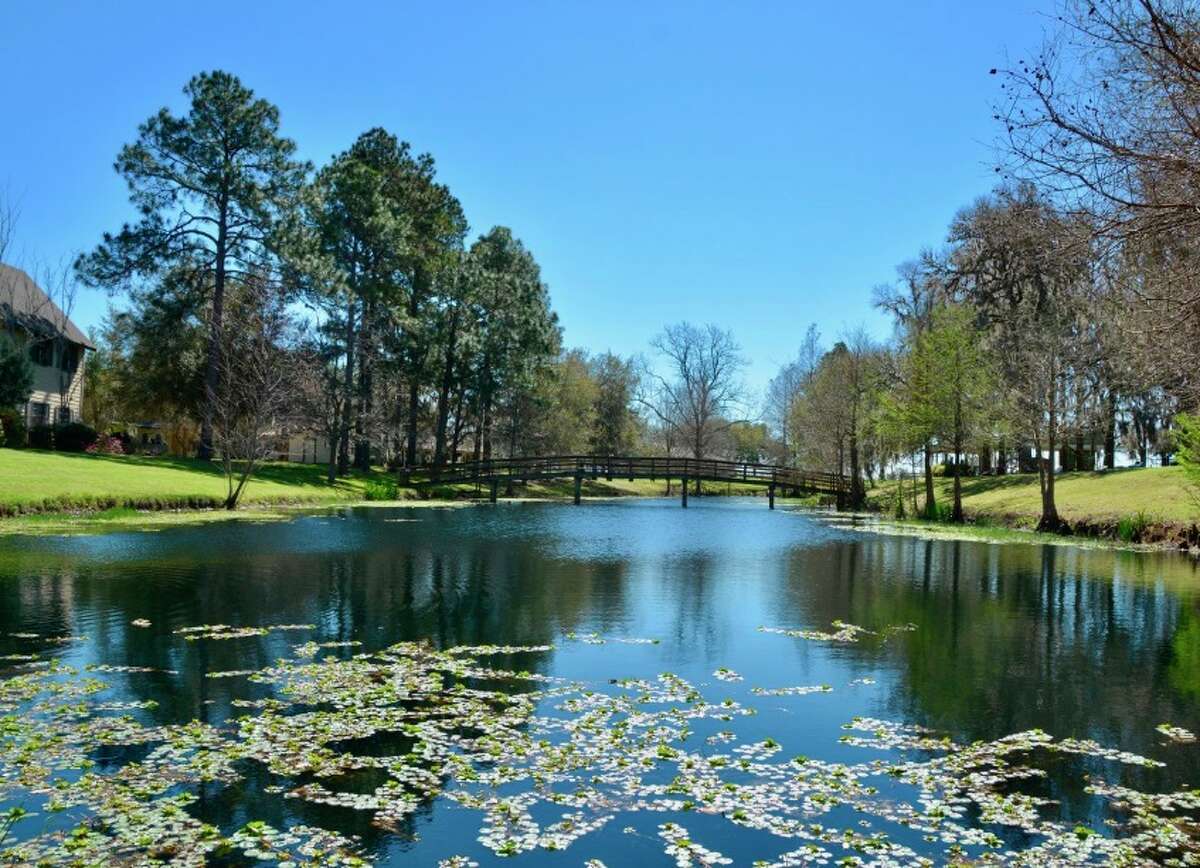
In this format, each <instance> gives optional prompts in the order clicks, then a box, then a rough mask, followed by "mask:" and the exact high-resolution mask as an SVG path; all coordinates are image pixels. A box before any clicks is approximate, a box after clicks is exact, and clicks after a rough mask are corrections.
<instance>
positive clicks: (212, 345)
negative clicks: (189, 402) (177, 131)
mask: <svg viewBox="0 0 1200 868" xmlns="http://www.w3.org/2000/svg"><path fill="white" fill-rule="evenodd" d="M217 212H218V214H217V245H216V253H215V257H214V260H213V265H214V274H213V297H212V321H211V322H210V323H209V328H208V360H207V363H206V366H205V370H204V390H205V395H204V417H203V418H202V419H201V420H200V448H199V450H198V452H197V457H199V458H200V459H201V460H202V461H209V460H211V459H212V457H213V402H214V401H215V400H216V399H217V391H218V389H219V388H220V385H221V330H222V328H223V327H224V324H225V256H226V253H227V252H228V251H227V246H228V243H229V235H228V233H229V211H228V205H227V202H226V197H225V195H224V194H222V196H221V199H220V204H219V205H218V208H217Z"/></svg>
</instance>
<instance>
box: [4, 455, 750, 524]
mask: <svg viewBox="0 0 1200 868" xmlns="http://www.w3.org/2000/svg"><path fill="white" fill-rule="evenodd" d="M391 478H392V477H389V476H388V475H387V474H385V473H384V472H383V471H381V470H380V471H373V472H371V473H369V474H356V475H354V476H351V477H350V478H348V479H339V480H337V481H336V482H334V483H332V484H330V483H329V482H327V481H326V480H325V467H323V466H317V465H313V464H289V463H285V462H280V463H269V464H265V465H263V466H262V467H261V468H260V469H259V471H258V473H257V474H256V475H255V477H254V479H253V480H251V482H250V483H249V485H248V486H247V488H246V491H245V493H244V494H243V496H242V503H244V504H246V505H256V506H263V505H276V504H327V503H337V502H348V501H361V500H364V499H366V497H367V487H368V485H369V484H370V483H372V482H376V483H380V482H383V481H385V480H388V479H391ZM704 488H705V492H706V493H708V494H714V495H716V494H762V493H763V492H764V489H762V488H761V486H743V485H737V484H734V485H728V484H724V483H720V484H718V483H707V484H705V486H704ZM500 493H501V496H503V495H504V490H503V488H502V489H501V492H500ZM514 493H515V494H516V495H517V496H518V497H525V498H529V497H534V498H537V497H547V498H564V497H571V496H572V495H573V493H574V483H573V481H572V480H570V479H561V480H559V479H554V480H542V481H535V482H531V483H529V484H528V485H522V486H518V487H517V490H516V491H515V492H514ZM678 493H679V483H678V480H675V481H674V485H673V488H672V494H673V496H676V497H677V496H678ZM665 494H666V481H665V480H657V481H655V480H649V479H638V480H627V479H612V480H606V479H596V480H585V482H584V485H583V495H584V496H585V497H623V496H631V495H633V496H643V497H647V496H650V497H653V496H662V495H665ZM476 495H479V496H483V497H487V495H488V491H487V489H486V487H479V488H477V487H476V486H474V485H469V484H462V485H453V486H443V487H440V488H436V489H433V490H432V491H430V492H428V493H425V492H419V491H415V490H413V489H409V488H399V489H397V490H396V491H395V496H396V498H397V499H398V500H414V499H418V498H425V497H437V498H443V499H464V498H471V497H474V496H476ZM224 496H225V479H224V477H223V476H222V474H221V469H220V467H219V465H217V464H215V463H212V462H203V461H197V460H195V459H190V458H166V457H160V458H148V457H144V456H132V455H130V456H112V455H82V454H71V453H63V452H45V451H41V450H36V449H0V515H4V514H10V515H11V514H15V513H51V512H67V511H88V510H90V511H96V512H99V511H103V510H113V509H116V510H120V509H142V510H161V509H187V508H210V507H215V506H219V505H220V503H221V500H222V499H223V498H224ZM126 518H127V517H126Z"/></svg>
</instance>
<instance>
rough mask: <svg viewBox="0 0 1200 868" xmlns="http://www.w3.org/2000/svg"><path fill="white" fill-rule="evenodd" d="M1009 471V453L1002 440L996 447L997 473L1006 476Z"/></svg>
mask: <svg viewBox="0 0 1200 868" xmlns="http://www.w3.org/2000/svg"><path fill="white" fill-rule="evenodd" d="M1006 473H1008V453H1007V452H1005V451H1004V441H1003V440H1001V441H1000V445H999V446H997V447H996V475H997V476H1004V475H1005V474H1006Z"/></svg>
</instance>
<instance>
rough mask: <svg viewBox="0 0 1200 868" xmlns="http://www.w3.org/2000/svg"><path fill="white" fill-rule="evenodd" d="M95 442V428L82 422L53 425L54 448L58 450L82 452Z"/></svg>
mask: <svg viewBox="0 0 1200 868" xmlns="http://www.w3.org/2000/svg"><path fill="white" fill-rule="evenodd" d="M95 442H96V429H95V428H92V427H91V426H90V425H84V424H83V423H82V422H68V423H67V424H65V425H56V426H54V448H55V449H57V450H58V451H59V452H83V451H84V450H86V449H87V448H88V447H89V446H91V445H92V444H93V443H95Z"/></svg>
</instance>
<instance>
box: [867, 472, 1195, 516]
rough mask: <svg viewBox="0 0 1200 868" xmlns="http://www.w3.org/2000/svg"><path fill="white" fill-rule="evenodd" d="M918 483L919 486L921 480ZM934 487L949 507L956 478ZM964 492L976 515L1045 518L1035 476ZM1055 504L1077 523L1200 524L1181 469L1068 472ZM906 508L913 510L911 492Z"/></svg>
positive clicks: (971, 485) (886, 494)
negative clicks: (1139, 519)
mask: <svg viewBox="0 0 1200 868" xmlns="http://www.w3.org/2000/svg"><path fill="white" fill-rule="evenodd" d="M906 484H907V483H906ZM917 484H918V488H920V480H917ZM935 486H936V495H937V498H938V500H939V501H941V502H945V503H949V502H950V499H951V497H952V496H953V495H952V486H953V480H951V479H946V478H941V477H939V478H938V479H936V480H935ZM962 489H963V508H964V509H965V510H966V511H967V513H968V514H971V515H974V516H992V517H996V518H1005V519H1009V520H1012V519H1016V520H1017V522H1018V523H1021V522H1022V521H1023V523H1029V524H1033V523H1036V522H1037V518H1038V516H1039V515H1040V514H1041V509H1042V499H1041V492H1040V490H1039V488H1038V478H1037V476H1036V475H1034V474H1012V475H1008V476H983V477H976V478H965V479H963V481H962ZM895 490H896V486H895V482H891V481H888V482H884V483H882V484H881V485H879V486H877V487H876V488H875V489H874V490H873V491H872V495H873V496H874V497H876V498H878V499H879V501H880V502H881V503H883V504H886V505H889V506H890V505H892V504H893V503H894V501H895ZM1055 500H1056V502H1057V505H1058V512H1059V515H1061V516H1062V517H1063V518H1065V519H1070V520H1072V521H1080V520H1089V521H1106V522H1118V521H1120V520H1121V519H1129V518H1130V517H1131V516H1138V515H1140V516H1141V517H1142V519H1144V520H1146V521H1150V522H1163V521H1176V522H1191V521H1196V520H1200V503H1198V502H1197V499H1196V492H1195V491H1194V490H1193V489H1191V488H1190V487H1189V485H1188V483H1187V480H1186V478H1185V476H1184V473H1183V471H1182V469H1181V468H1179V467H1149V468H1140V467H1139V468H1128V469H1124V470H1110V471H1107V472H1103V473H1101V472H1080V473H1063V474H1060V475H1059V476H1057V477H1056V478H1055ZM905 506H906V507H908V506H909V503H908V489H907V488H906V495H905Z"/></svg>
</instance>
